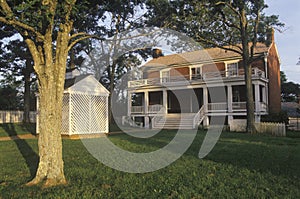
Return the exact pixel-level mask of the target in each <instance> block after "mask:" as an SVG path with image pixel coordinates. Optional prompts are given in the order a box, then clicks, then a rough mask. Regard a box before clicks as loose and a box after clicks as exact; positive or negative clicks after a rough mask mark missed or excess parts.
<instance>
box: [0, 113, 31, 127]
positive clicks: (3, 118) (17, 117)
mask: <svg viewBox="0 0 300 199" xmlns="http://www.w3.org/2000/svg"><path fill="white" fill-rule="evenodd" d="M23 118H24V112H23V111H0V124H2V123H19V122H23ZM29 118H30V122H32V123H35V122H36V112H34V111H31V112H30V113H29Z"/></svg>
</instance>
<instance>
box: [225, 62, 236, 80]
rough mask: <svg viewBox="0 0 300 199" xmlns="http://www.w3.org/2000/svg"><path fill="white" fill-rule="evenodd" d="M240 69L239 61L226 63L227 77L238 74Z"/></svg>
mask: <svg viewBox="0 0 300 199" xmlns="http://www.w3.org/2000/svg"><path fill="white" fill-rule="evenodd" d="M238 70H239V64H238V62H234V63H227V64H226V77H232V76H237V75H238Z"/></svg>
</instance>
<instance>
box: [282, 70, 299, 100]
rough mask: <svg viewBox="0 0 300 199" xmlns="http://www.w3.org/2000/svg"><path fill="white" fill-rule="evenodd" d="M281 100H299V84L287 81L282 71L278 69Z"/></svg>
mask: <svg viewBox="0 0 300 199" xmlns="http://www.w3.org/2000/svg"><path fill="white" fill-rule="evenodd" d="M280 80H281V100H282V101H283V102H299V100H300V99H299V96H300V84H297V83H294V82H291V81H288V80H287V78H286V75H285V74H284V72H283V71H280Z"/></svg>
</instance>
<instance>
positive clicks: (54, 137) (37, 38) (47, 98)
mask: <svg viewBox="0 0 300 199" xmlns="http://www.w3.org/2000/svg"><path fill="white" fill-rule="evenodd" d="M80 2H83V1H80ZM75 3H76V0H64V1H58V0H51V1H50V0H35V1H32V0H26V1H6V0H0V6H1V8H0V11H1V13H0V22H1V23H2V24H3V25H9V26H12V27H14V28H15V29H16V30H17V31H18V33H19V34H20V35H21V36H22V37H23V39H24V41H25V42H26V44H27V46H28V48H29V50H30V53H31V55H32V58H33V61H34V70H35V72H36V75H37V79H38V90H39V112H38V117H39V122H40V125H39V133H40V135H39V140H38V147H39V156H40V160H39V165H38V170H37V173H36V176H35V178H34V179H33V180H32V181H31V182H29V183H28V185H35V184H38V183H41V182H44V186H53V185H58V184H65V183H66V179H65V176H64V164H63V159H62V141H61V134H60V133H61V121H62V120H61V118H62V111H61V110H62V97H63V90H64V80H65V71H66V62H67V58H68V52H69V51H70V49H71V48H72V47H73V46H74V45H75V44H76V43H77V42H79V41H81V40H83V39H86V38H89V37H91V36H89V35H87V34H85V33H81V32H77V33H76V32H75V31H73V21H72V16H75V15H74V14H75V13H76V11H77V12H78V8H76V9H75ZM77 15H78V14H77ZM77 15H76V16H77Z"/></svg>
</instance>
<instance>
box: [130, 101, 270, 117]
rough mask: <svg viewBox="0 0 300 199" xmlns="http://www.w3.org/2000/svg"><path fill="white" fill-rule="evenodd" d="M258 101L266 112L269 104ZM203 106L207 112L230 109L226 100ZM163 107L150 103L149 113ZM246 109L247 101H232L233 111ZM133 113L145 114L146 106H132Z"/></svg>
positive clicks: (261, 108)
mask: <svg viewBox="0 0 300 199" xmlns="http://www.w3.org/2000/svg"><path fill="white" fill-rule="evenodd" d="M258 103H259V107H258V110H256V111H257V112H266V111H267V110H268V105H267V104H266V103H265V102H258ZM202 107H203V110H202V111H204V110H206V112H207V113H217V112H227V111H228V104H227V103H226V102H220V103H208V104H207V105H203V106H202ZM202 107H201V109H202ZM162 108H163V105H161V104H156V105H149V106H148V113H158V112H161V110H162ZM205 108H206V109H205ZM254 108H255V104H254ZM201 109H200V110H201ZM246 109H247V107H246V102H232V112H244V111H246ZM131 113H133V114H144V113H145V108H144V106H132V107H131ZM198 113H199V112H198ZM198 113H197V114H198ZM199 114H200V113H199Z"/></svg>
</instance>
